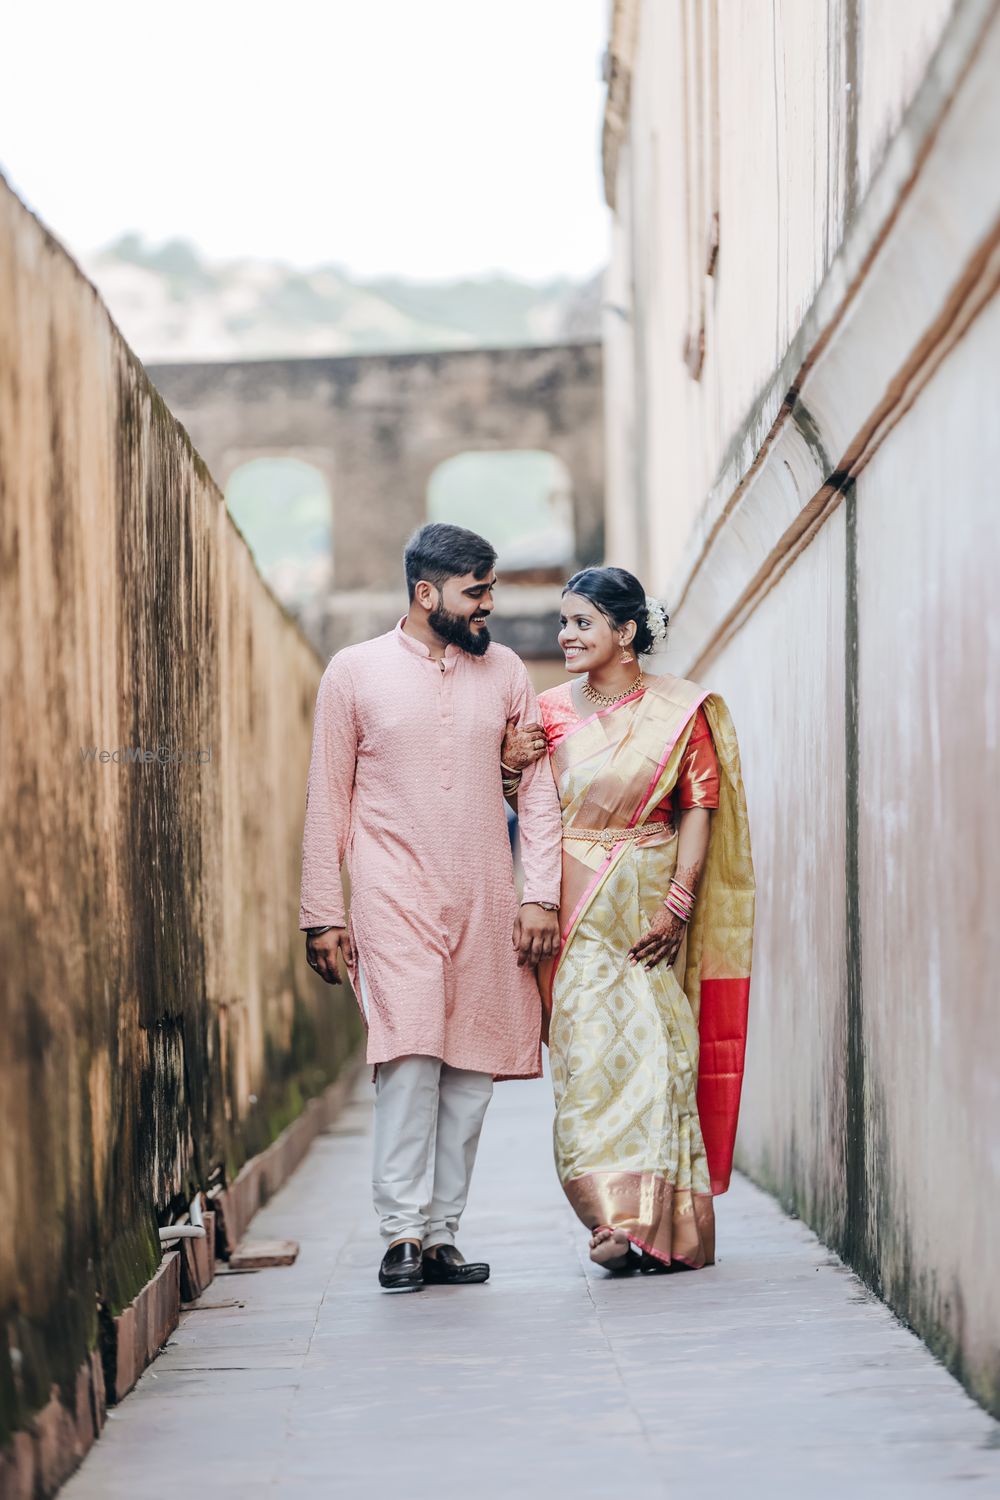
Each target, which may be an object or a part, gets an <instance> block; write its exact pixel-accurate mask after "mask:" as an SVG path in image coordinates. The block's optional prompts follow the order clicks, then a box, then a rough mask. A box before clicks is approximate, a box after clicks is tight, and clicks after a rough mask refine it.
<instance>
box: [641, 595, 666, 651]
mask: <svg viewBox="0 0 1000 1500" xmlns="http://www.w3.org/2000/svg"><path fill="white" fill-rule="evenodd" d="M669 623H670V616H669V615H668V614H667V611H666V609H665V608H664V606H663V605H662V604H661V603H660V601H659V599H650V598H647V599H646V624H647V625H648V626H649V633H650V635H651V636H652V638H653V648H654V650H655V648H656V647H657V646H658V645H659V644H660V642H661V641H665V640H666V638H667V626H668V624H669Z"/></svg>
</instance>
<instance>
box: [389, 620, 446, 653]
mask: <svg viewBox="0 0 1000 1500" xmlns="http://www.w3.org/2000/svg"><path fill="white" fill-rule="evenodd" d="M406 620H407V617H406V615H404V616H403V618H402V619H401V620H400V622H399V624H398V625H397V626H396V639H397V641H398V642H399V644H400V645H401V646H402V647H403V648H404V649H405V650H406V651H410V652H412V653H413V655H414V656H422V657H423V658H424V659H425V660H426V659H427V658H428V657H429V656H430V654H431V649H430V647H429V646H427V645H425V644H424V642H423V641H418V640H417V638H416V636H415V635H407V633H406V631H405V630H404V629H403V626H404V625H405V624H406ZM458 651H459V647H458V646H454V645H452V644H451V643H450V642H449V644H448V645H447V646H445V648H444V654H445V656H455V655H457V654H458Z"/></svg>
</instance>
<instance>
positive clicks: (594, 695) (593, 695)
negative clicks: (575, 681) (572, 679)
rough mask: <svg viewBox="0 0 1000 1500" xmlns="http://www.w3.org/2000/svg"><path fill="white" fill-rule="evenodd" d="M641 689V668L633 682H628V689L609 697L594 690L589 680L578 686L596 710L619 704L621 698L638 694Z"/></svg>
mask: <svg viewBox="0 0 1000 1500" xmlns="http://www.w3.org/2000/svg"><path fill="white" fill-rule="evenodd" d="M641 687H642V668H641V667H640V668H639V675H638V677H637V678H636V679H635V681H634V682H630V683H629V685H628V687H627V688H625V689H624V690H623V691H622V692H620V693H613V694H611V695H609V694H607V693H599V692H598V691H597V689H596V688H594V687H591V685H590V679H589V678H588V679H587V681H586V682H582V683H581V684H580V691H581V693H582V694H583V696H584V697H585V698H586V699H587V700H588V701H589V702H590V703H596V704H597V707H598V708H610V707H611V705H612V704H613V703H620V702H621V701H622V699H623V698H631V696H632V694H633V693H635V692H638V690H639V689H640V688H641Z"/></svg>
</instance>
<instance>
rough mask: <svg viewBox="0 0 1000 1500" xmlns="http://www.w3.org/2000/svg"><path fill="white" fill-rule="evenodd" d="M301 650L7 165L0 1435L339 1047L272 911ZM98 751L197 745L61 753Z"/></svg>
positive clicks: (0, 464) (339, 1029)
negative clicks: (141, 753)
mask: <svg viewBox="0 0 1000 1500" xmlns="http://www.w3.org/2000/svg"><path fill="white" fill-rule="evenodd" d="M321 670H322V663H321V661H320V660H319V659H318V658H317V657H316V655H315V653H314V652H313V651H312V649H311V648H310V647H309V646H308V645H307V644H306V642H305V641H304V639H303V638H302V636H301V635H300V633H299V632H298V630H297V629H296V627H295V626H294V625H293V624H292V623H291V621H290V620H289V619H288V618H287V617H286V616H285V615H284V614H283V613H282V611H281V610H280V609H279V607H278V606H277V604H276V603H275V601H274V599H273V598H272V597H271V595H270V594H269V593H268V592H267V590H266V589H265V587H264V585H263V584H262V582H261V580H260V579H259V577H258V575H257V574H256V572H255V569H254V566H253V563H252V561H251V558H250V555H249V553H248V551H247V549H246V547H245V545H244V543H243V542H242V540H241V538H240V537H239V535H238V534H237V532H236V531H235V528H234V527H233V526H232V524H231V522H230V521H229V519H228V516H227V514H226V509H225V505H224V502H223V500H222V497H221V495H220V494H219V492H218V490H217V489H216V487H215V485H214V484H213V483H212V481H211V479H210V478H209V475H208V472H207V470H206V469H205V467H204V464H203V463H202V462H201V461H200V459H199V458H198V456H197V454H196V453H195V452H194V450H193V449H192V447H191V445H190V442H189V440H188V438H187V436H186V434H185V433H184V431H183V430H182V429H181V428H180V427H179V426H178V424H177V423H176V422H175V421H174V419H173V418H172V417H171V415H170V413H169V412H168V411H167V409H166V407H165V406H164V404H163V402H162V400H161V399H160V398H159V396H158V395H157V393H156V392H155V390H153V388H152V387H151V385H150V384H149V382H148V380H147V379H146V377H145V374H144V372H143V370H142V368H141V367H140V365H139V364H138V362H137V361H136V360H135V358H134V356H133V355H132V354H131V353H130V351H129V350H128V348H127V347H126V346H125V344H124V343H123V341H122V340H121V338H120V337H119V335H118V333H117V331H116V330H115V328H114V327H113V325H112V324H111V321H110V319H109V317H108V315H107V312H106V311H105V309H104V307H103V306H102V304H101V302H100V300H99V299H98V297H97V294H96V293H95V291H94V290H93V288H92V287H91V286H90V285H89V284H88V283H87V282H86V281H85V280H84V279H83V277H82V276H81V274H80V273H79V271H78V270H77V268H76V267H75V265H74V264H73V263H72V261H71V260H70V259H69V258H68V256H67V255H66V254H65V252H64V251H63V250H62V248H61V247H60V246H59V245H58V244H57V243H56V242H55V241H54V240H53V239H52V238H51V237H50V236H49V235H48V234H47V233H46V232H45V231H44V229H43V228H42V227H41V226H40V225H39V224H38V222H37V221H36V220H35V219H34V218H33V217H32V216H31V215H30V214H29V213H28V212H27V211H26V210H25V209H24V208H23V207H22V205H21V204H20V203H19V202H18V201H17V199H16V198H15V197H14V196H13V194H11V193H10V191H9V190H8V189H7V187H6V185H5V184H3V183H2V182H0V704H2V736H3V738H2V751H3V753H2V759H0V871H2V881H3V888H2V899H0V955H2V957H0V1220H2V1222H3V1224H4V1232H3V1234H2V1235H0V1442H2V1440H3V1438H4V1437H5V1436H6V1435H7V1434H8V1433H9V1432H10V1430H11V1429H12V1428H15V1427H17V1426H19V1425H21V1424H22V1423H23V1422H24V1420H25V1419H26V1417H27V1415H28V1414H29V1413H30V1412H31V1410H32V1409H35V1408H37V1407H39V1406H40V1405H42V1404H44V1403H45V1402H46V1401H47V1400H48V1399H49V1395H50V1389H51V1387H52V1385H53V1383H55V1384H56V1385H59V1386H61V1387H62V1388H63V1389H66V1390H71V1389H72V1379H73V1374H74V1372H75V1370H76V1368H77V1366H78V1365H79V1364H80V1362H81V1360H82V1358H83V1356H84V1353H85V1351H86V1349H87V1348H88V1347H89V1346H92V1345H93V1343H94V1341H95V1338H96V1335H97V1312H98V1304H99V1303H104V1304H105V1305H106V1306H107V1307H108V1308H109V1309H110V1310H112V1311H114V1310H117V1308H119V1307H120V1306H121V1305H122V1304H123V1303H124V1302H126V1301H127V1300H128V1299H129V1298H131V1297H132V1296H133V1295H134V1294H135V1292H136V1291H137V1289H138V1288H139V1286H140V1285H141V1284H142V1283H143V1282H144V1281H145V1280H146V1279H147V1278H148V1276H149V1275H150V1273H151V1271H152V1269H153V1268H154V1267H155V1264H156V1262H157V1260H158V1258H159V1247H158V1242H157V1237H156V1229H157V1222H158V1220H159V1221H160V1222H162V1221H163V1219H164V1217H165V1216H166V1213H167V1211H168V1210H169V1209H170V1208H171V1207H175V1208H176V1207H177V1206H178V1205H179V1204H180V1203H181V1202H182V1201H183V1202H186V1201H187V1199H188V1198H189V1197H190V1195H191V1193H192V1191H193V1190H194V1189H195V1188H197V1187H204V1186H206V1185H207V1183H208V1181H209V1179H210V1176H211V1174H212V1173H213V1172H214V1171H215V1170H216V1169H218V1168H222V1169H224V1170H226V1171H229V1172H231V1171H232V1170H234V1169H235V1168H236V1167H238V1166H239V1165H240V1163H241V1162H242V1161H243V1160H244V1159H245V1158H246V1157H247V1155H248V1154H250V1153H252V1152H253V1151H255V1150H257V1149H259V1148H260V1147H261V1146H262V1145H264V1144H265V1143H266V1142H267V1141H268V1140H269V1139H270V1138H271V1137H272V1136H273V1135H274V1134H275V1133H276V1132H277V1130H278V1129H279V1128H280V1127H281V1126H282V1125H283V1124H284V1123H286V1121H287V1120H288V1119H289V1118H290V1117H291V1116H292V1115H293V1114H294V1113H296V1112H297V1111H298V1109H299V1108H300V1107H301V1103H302V1101H303V1098H304V1096H306V1095H308V1094H311V1093H314V1092H316V1091H317V1090H318V1089H320V1088H321V1087H323V1086H324V1085H325V1084H326V1083H327V1082H328V1081H329V1080H330V1079H331V1078H332V1077H333V1076H334V1074H335V1073H336V1072H337V1070H338V1068H339V1066H340V1064H341V1062H342V1061H343V1059H344V1057H345V1055H346V1054H347V1053H348V1051H349V1050H350V1049H351V1048H352V1047H353V1045H354V1042H355V1039H356V1021H355V1018H354V1010H353V1001H352V1000H351V999H350V997H347V996H344V995H343V994H342V993H341V994H331V992H330V991H329V990H327V989H326V987H325V986H322V985H321V984H320V983H319V981H317V980H316V979H315V977H314V976H313V975H312V974H311V973H310V971H309V969H308V967H307V966H306V965H305V962H304V956H303V953H302V942H301V938H300V935H299V933H298V931H297V920H298V918H297V914H298V879H299V850H300V840H301V829H302V817H303V808H304V787H305V777H306V770H307V764H308V756H309V744H310V736H311V727H312V711H313V704H314V699H315V692H316V688H317V685H318V682H319V677H320V674H321ZM120 746H142V747H146V748H149V749H150V750H153V751H156V750H157V747H160V746H164V747H173V749H175V750H189V751H207V752H210V756H211V759H210V760H208V761H206V762H205V763H199V764H187V765H161V764H159V763H152V764H141V765H135V764H132V765H128V764H126V765H121V764H116V763H106V764H101V763H100V762H87V761H84V760H82V759H81V749H86V748H87V747H92V748H96V749H98V750H100V749H107V750H109V751H113V750H115V749H116V748H117V747H120Z"/></svg>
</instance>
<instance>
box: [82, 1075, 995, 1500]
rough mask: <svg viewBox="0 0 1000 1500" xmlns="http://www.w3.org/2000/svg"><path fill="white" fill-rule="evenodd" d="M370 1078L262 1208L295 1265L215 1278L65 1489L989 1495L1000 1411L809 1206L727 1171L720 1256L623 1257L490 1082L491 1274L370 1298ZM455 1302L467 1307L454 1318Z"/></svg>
mask: <svg viewBox="0 0 1000 1500" xmlns="http://www.w3.org/2000/svg"><path fill="white" fill-rule="evenodd" d="M369 1092H370V1091H369V1088H368V1085H367V1081H366V1080H365V1079H364V1078H362V1080H361V1081H360V1083H359V1085H358V1087H357V1089H356V1091H355V1095H354V1100H353V1102H352V1103H351V1105H350V1106H349V1107H348V1108H347V1110H345V1112H344V1113H343V1114H342V1115H341V1116H340V1118H339V1119H338V1121H337V1123H336V1124H335V1125H334V1126H333V1128H332V1130H331V1131H330V1132H329V1133H328V1134H326V1135H324V1136H321V1137H320V1138H319V1140H318V1141H317V1143H316V1145H315V1146H314V1147H313V1149H312V1151H311V1152H310V1154H309V1155H308V1157H307V1158H306V1160H305V1162H304V1163H303V1165H302V1166H301V1167H300V1169H299V1170H298V1172H297V1173H296V1174H295V1175H294V1176H293V1177H292V1179H291V1180H290V1182H289V1183H288V1184H287V1186H286V1187H285V1188H284V1189H283V1190H282V1192H280V1193H279V1194H278V1196H277V1197H276V1198H275V1199H274V1200H273V1201H272V1202H271V1203H270V1204H269V1205H268V1206H267V1208H265V1209H264V1210H263V1211H262V1213H261V1214H260V1216H259V1217H258V1218H257V1219H256V1220H255V1223H254V1235H255V1237H258V1236H259V1237H269V1236H272V1235H274V1236H282V1237H283V1236H289V1237H294V1238H296V1239H298V1240H299V1241H300V1243H301V1252H300V1256H299V1260H298V1262H297V1264H296V1265H295V1266H293V1267H289V1268H281V1269H274V1270H266V1271H258V1272H253V1273H249V1274H242V1275H241V1274H225V1273H223V1274H222V1275H219V1276H218V1277H217V1278H216V1280H215V1282H214V1283H213V1285H212V1286H211V1287H210V1288H209V1290H208V1292H207V1293H206V1295H205V1296H204V1297H203V1298H202V1299H201V1301H200V1303H199V1304H198V1306H197V1307H196V1308H194V1309H193V1310H191V1311H189V1312H186V1313H184V1314H183V1315H182V1318H181V1323H180V1327H179V1328H178V1329H177V1331H176V1333H175V1334H174V1335H173V1337H172V1338H171V1340H170V1342H169V1344H168V1345H167V1348H166V1351H165V1353H164V1354H162V1355H161V1357H160V1358H159V1359H158V1360H156V1361H155V1363H154V1364H153V1365H152V1366H151V1367H150V1368H149V1369H148V1370H147V1371H146V1373H145V1374H144V1375H143V1377H142V1379H141V1380H140V1382H139V1385H138V1387H137V1389H136V1390H135V1391H134V1392H133V1393H132V1394H131V1395H130V1396H128V1397H127V1399H126V1400H125V1401H124V1402H123V1403H122V1404H121V1405H120V1406H119V1407H117V1408H116V1409H115V1410H114V1411H113V1412H112V1413H111V1419H110V1421H109V1423H108V1425H107V1427H106V1429H105V1432H104V1435H103V1437H102V1438H101V1440H100V1442H99V1443H98V1444H97V1445H96V1446H95V1447H94V1448H93V1450H92V1451H91V1453H90V1454H89V1456H88V1457H87V1459H86V1460H85V1462H84V1464H83V1467H82V1469H81V1470H80V1471H79V1472H78V1473H77V1474H76V1475H75V1477H74V1478H73V1479H71V1480H70V1482H69V1484H68V1485H67V1486H66V1488H65V1490H64V1492H63V1493H64V1494H65V1496H66V1500H138V1497H141V1500H173V1497H175V1496H176V1495H178V1494H179V1493H183V1492H185V1491H188V1490H190V1491H192V1492H195V1491H197V1492H200V1493H207V1494H211V1495H213V1496H216V1497H220V1496H222V1497H228V1496H233V1497H236V1496H239V1497H240V1500H258V1497H260V1500H263V1497H265V1496H267V1497H274V1500H278V1497H281V1500H286V1497H287V1500H307V1497H308V1500H321V1497H326V1496H331V1495H345V1496H346V1495H358V1494H362V1493H366V1492H368V1491H370V1489H371V1488H372V1486H373V1484H374V1482H375V1478H374V1476H375V1475H376V1473H377V1475H378V1487H379V1490H380V1491H383V1492H385V1493H387V1494H397V1495H405V1496H407V1497H411V1500H458V1497H465V1496H470V1495H475V1496H477V1497H478V1500H494V1497H498V1496H501V1495H507V1494H509V1493H511V1492H512V1491H513V1492H515V1493H516V1494H517V1495H518V1497H519V1500H535V1497H543V1496H544V1497H546V1500H562V1497H564V1496H565V1497H567V1500H569V1497H572V1500H591V1497H595V1500H596V1497H598V1496H602V1497H603V1496H607V1495H614V1494H636V1493H639V1494H644V1495H647V1496H667V1495H670V1496H676V1495H682V1494H697V1495H698V1496H700V1497H714V1496H723V1495H734V1494H740V1495H752V1496H757V1495H760V1496H768V1497H771V1496H775V1495H789V1496H791V1495H807V1496H809V1497H810V1500H827V1497H829V1500H834V1497H837V1500H843V1497H844V1495H847V1494H849V1495H851V1497H852V1500H862V1497H867V1496H882V1495H899V1496H950V1495H954V1494H956V1493H961V1494H963V1495H969V1496H975V1495H984V1496H986V1495H995V1494H997V1493H998V1492H1000V1425H998V1424H997V1423H996V1422H995V1421H994V1420H993V1419H992V1418H991V1417H989V1416H988V1415H987V1414H986V1413H985V1412H983V1411H981V1410H980V1409H979V1408H978V1407H976V1406H975V1405H974V1404H973V1403H972V1402H971V1401H970V1400H969V1398H968V1396H966V1394H965V1392H964V1391H963V1390H962V1389H961V1387H960V1386H959V1385H958V1384H957V1383H956V1382H955V1381H954V1380H953V1379H952V1377H951V1376H950V1375H948V1374H947V1372H946V1371H945V1370H944V1369H943V1368H942V1366H941V1365H939V1364H938V1363H937V1361H936V1360H935V1359H934V1358H933V1357H932V1356H931V1355H930V1354H929V1353H928V1351H927V1349H926V1348H925V1347H924V1345H923V1344H921V1343H920V1341H919V1340H918V1339H917V1338H915V1337H914V1336H913V1335H912V1334H911V1333H909V1332H908V1331H907V1330H906V1329H905V1328H903V1327H902V1325H901V1324H900V1323H899V1322H898V1321H897V1320H896V1318H895V1317H894V1316H893V1315H892V1313H891V1312H890V1311H889V1310H888V1309H887V1308H886V1307H885V1306H883V1305H882V1304H881V1303H879V1302H878V1301H876V1300H875V1299H874V1298H873V1297H872V1296H871V1295H870V1294H869V1293H868V1292H866V1290H865V1289H864V1287H863V1286H862V1285H861V1283H860V1282H858V1281H857V1280H856V1278H855V1277H854V1276H853V1275H852V1274H851V1273H850V1272H849V1271H847V1270H845V1268H844V1267H843V1266H842V1265H841V1263H840V1262H839V1261H838V1260H837V1259H836V1258H835V1257H834V1256H833V1255H831V1254H830V1253H829V1252H828V1251H827V1250H825V1249H824V1247H823V1246H822V1245H820V1244H819V1243H818V1241H817V1240H816V1238H815V1237H814V1236H813V1235H812V1234H811V1233H810V1232H809V1231H808V1230H807V1229H806V1228H805V1227H804V1226H803V1225H802V1224H800V1223H798V1222H796V1221H793V1220H790V1219H788V1218H786V1217H785V1216H784V1215H783V1214H782V1213H781V1211H780V1209H779V1208H778V1207H777V1206H776V1205H775V1204H774V1203H773V1201H772V1200H771V1199H770V1198H768V1197H766V1196H765V1195H764V1194H763V1193H760V1192H758V1191H757V1189H755V1188H754V1187H752V1186H750V1185H749V1184H748V1183H747V1182H746V1181H745V1180H744V1179H742V1178H737V1179H736V1180H735V1181H734V1185H733V1188H732V1190H731V1192H730V1193H729V1195H728V1196H727V1197H724V1198H721V1199H719V1200H718V1201H717V1209H718V1213H719V1244H720V1258H719V1262H718V1264H717V1265H716V1266H715V1267H714V1268H713V1269H711V1270H708V1271H705V1272H700V1273H692V1274H690V1275H679V1276H671V1277H656V1278H653V1279H650V1278H647V1277H642V1276H637V1277H633V1278H627V1279H613V1278H610V1277H608V1276H607V1275H606V1273H604V1272H602V1271H599V1270H596V1269H595V1268H594V1267H593V1266H591V1265H590V1264H589V1261H588V1260H587V1257H586V1241H585V1236H584V1234H583V1232H582V1231H581V1230H580V1228H579V1226H578V1225H577V1223H576V1220H575V1219H574V1218H573V1216H572V1215H571V1213H570V1211H569V1209H568V1208H567V1207H566V1205H565V1204H564V1201H563V1199H562V1194H561V1192H560V1190H559V1187H558V1184H557V1182H556V1180H555V1176H554V1173H553V1171H552V1164H551V1159H550V1151H549V1138H548V1132H549V1119H550V1106H551V1095H550V1090H549V1085H548V1083H547V1082H545V1083H541V1084H523V1083H522V1084H504V1085H501V1086H499V1087H498V1089H497V1091H496V1096H495V1099H494V1102H493V1105H492V1106H491V1112H490V1114H489V1116H488V1117H487V1124H486V1130H485V1132H484V1136H483V1144H482V1149H481V1153H480V1161H479V1166H478V1169H477V1178H476V1182H475V1185H474V1189H473V1200H472V1203H471V1204H470V1209H469V1213H468V1215H467V1219H466V1232H465V1234H464V1236H463V1241H464V1244H465V1245H466V1247H467V1250H468V1253H469V1255H470V1256H476V1257H479V1256H485V1257H488V1258H489V1259H490V1260H491V1262H492V1266H493V1276H492V1279H491V1281H490V1282H489V1283H488V1284H487V1285H486V1286H485V1287H468V1288H464V1289H452V1288H426V1289H425V1290H424V1291H423V1292H422V1293H420V1294H419V1295H417V1296H402V1297H400V1296H387V1295H385V1294H383V1293H381V1292H380V1291H379V1289H378V1286H377V1285H376V1281H375V1270H376V1267H377V1265H378V1257H379V1248H378V1237H377V1232H376V1224H375V1218H374V1215H373V1213H372V1210H371V1204H370V1192H369V1183H368V1177H369V1147H370V1141H369V1140H368V1139H367V1137H368V1134H369V1122H370V1108H369ZM456 1302H460V1303H461V1317H459V1316H457V1315H456V1313H457V1309H456Z"/></svg>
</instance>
